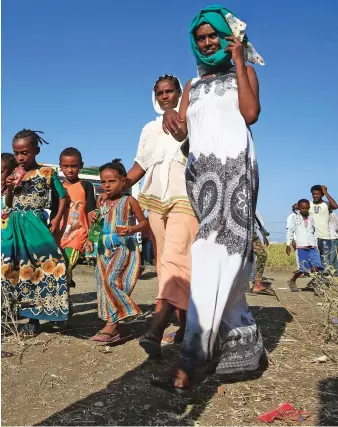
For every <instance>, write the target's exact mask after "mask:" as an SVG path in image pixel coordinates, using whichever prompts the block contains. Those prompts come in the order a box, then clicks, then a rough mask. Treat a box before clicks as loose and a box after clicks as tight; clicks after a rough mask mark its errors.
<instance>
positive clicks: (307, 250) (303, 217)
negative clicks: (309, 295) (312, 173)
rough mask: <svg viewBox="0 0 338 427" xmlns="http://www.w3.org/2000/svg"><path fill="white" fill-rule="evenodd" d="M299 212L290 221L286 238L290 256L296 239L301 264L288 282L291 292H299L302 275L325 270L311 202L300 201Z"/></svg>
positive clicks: (308, 287) (308, 286) (287, 251)
mask: <svg viewBox="0 0 338 427" xmlns="http://www.w3.org/2000/svg"><path fill="white" fill-rule="evenodd" d="M298 210H299V212H298V213H295V214H294V215H293V216H292V217H291V218H290V220H289V223H288V229H287V237H286V240H287V241H286V245H287V246H286V253H287V255H288V256H289V255H290V254H291V244H292V240H293V239H294V240H295V242H296V248H297V256H298V263H299V269H298V271H296V272H295V273H294V275H293V277H292V278H291V279H290V280H289V281H288V282H287V284H288V286H289V288H290V290H291V292H299V289H298V288H297V285H296V280H297V279H298V278H299V277H300V276H301V275H302V274H304V275H308V274H309V272H311V271H313V272H318V271H320V270H323V267H322V263H321V260H320V254H319V251H318V248H317V237H316V228H315V223H314V219H313V218H312V216H310V215H309V211H310V202H309V201H308V200H306V199H301V200H299V202H298ZM310 283H311V282H310ZM310 283H309V284H308V285H307V289H311V286H310Z"/></svg>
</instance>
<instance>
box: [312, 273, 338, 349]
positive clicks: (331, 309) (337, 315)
mask: <svg viewBox="0 0 338 427" xmlns="http://www.w3.org/2000/svg"><path fill="white" fill-rule="evenodd" d="M328 270H329V275H328V276H324V275H321V274H318V275H313V286H314V288H315V293H316V295H317V296H319V297H320V298H321V299H322V308H323V310H324V312H325V317H326V326H325V332H324V337H325V339H326V341H332V342H334V343H336V344H338V277H335V272H334V270H333V269H332V268H328Z"/></svg>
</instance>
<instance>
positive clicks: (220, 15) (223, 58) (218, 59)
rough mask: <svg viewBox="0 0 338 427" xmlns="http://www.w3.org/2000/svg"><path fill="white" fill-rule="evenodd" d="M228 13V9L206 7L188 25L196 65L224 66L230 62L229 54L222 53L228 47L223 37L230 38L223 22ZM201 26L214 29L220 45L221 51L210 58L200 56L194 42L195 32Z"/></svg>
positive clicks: (227, 26)
mask: <svg viewBox="0 0 338 427" xmlns="http://www.w3.org/2000/svg"><path fill="white" fill-rule="evenodd" d="M229 12H230V11H229V10H228V9H225V8H224V7H222V6H220V5H213V6H208V7H206V8H205V9H202V10H201V11H200V12H199V13H198V14H197V15H196V16H195V18H194V19H193V20H192V22H191V25H190V42H191V48H192V51H193V54H194V55H195V57H196V60H197V65H204V66H206V67H213V66H217V65H221V64H226V63H227V62H229V61H230V59H231V52H224V50H225V49H226V48H227V47H228V45H229V41H228V40H225V37H229V36H232V31H231V28H230V27H229V25H228V23H227V21H226V20H225V16H226V15H227V13H229ZM230 13H231V12H230ZM202 24H209V25H211V26H212V27H213V28H214V29H215V31H216V32H217V34H218V37H219V41H220V44H221V49H219V50H218V51H217V52H216V53H214V54H213V55H211V56H204V55H202V54H201V52H200V51H199V49H198V46H197V43H196V40H195V31H196V29H197V28H198V27H199V26H200V25H202Z"/></svg>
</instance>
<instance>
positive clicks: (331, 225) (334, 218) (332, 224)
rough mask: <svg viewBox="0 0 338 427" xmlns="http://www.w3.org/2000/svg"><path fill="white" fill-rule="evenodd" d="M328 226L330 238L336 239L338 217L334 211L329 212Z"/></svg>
mask: <svg viewBox="0 0 338 427" xmlns="http://www.w3.org/2000/svg"><path fill="white" fill-rule="evenodd" d="M329 228H330V236H331V239H332V240H336V239H338V217H337V215H336V214H335V213H332V214H330V219H329Z"/></svg>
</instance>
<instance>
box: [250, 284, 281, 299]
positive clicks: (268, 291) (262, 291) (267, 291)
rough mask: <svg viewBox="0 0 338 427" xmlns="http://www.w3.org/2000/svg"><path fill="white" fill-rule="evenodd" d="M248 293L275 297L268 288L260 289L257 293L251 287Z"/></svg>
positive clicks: (272, 291) (273, 292)
mask: <svg viewBox="0 0 338 427" xmlns="http://www.w3.org/2000/svg"><path fill="white" fill-rule="evenodd" d="M250 293H252V294H257V295H269V296H272V297H274V296H276V294H275V291H274V290H273V289H271V288H270V286H267V287H266V288H264V289H260V290H259V291H255V289H254V288H253V287H252V288H251V289H250Z"/></svg>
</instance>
